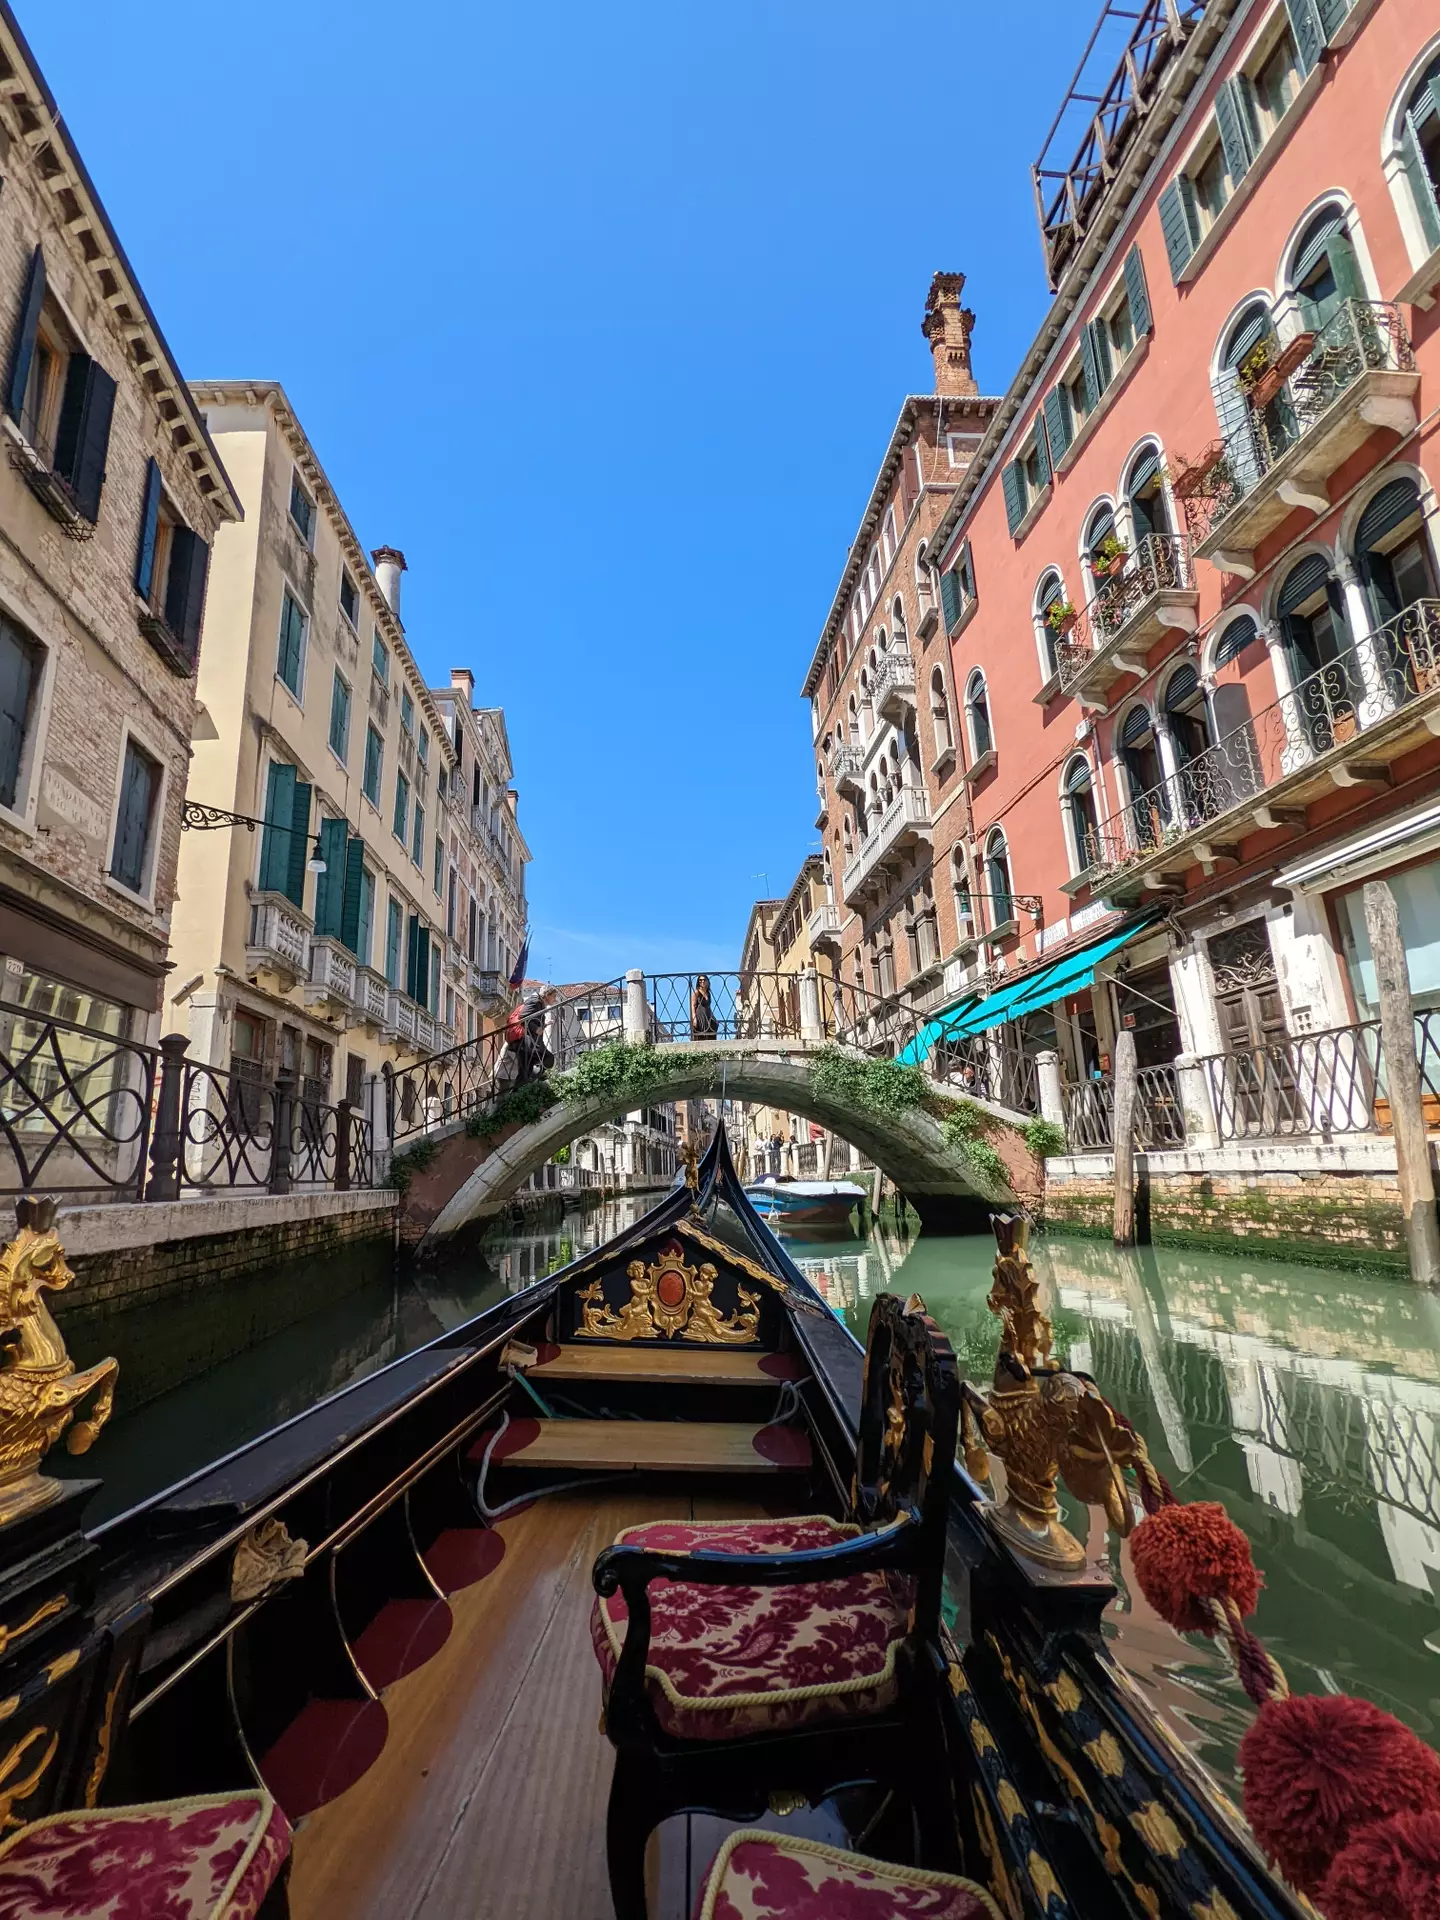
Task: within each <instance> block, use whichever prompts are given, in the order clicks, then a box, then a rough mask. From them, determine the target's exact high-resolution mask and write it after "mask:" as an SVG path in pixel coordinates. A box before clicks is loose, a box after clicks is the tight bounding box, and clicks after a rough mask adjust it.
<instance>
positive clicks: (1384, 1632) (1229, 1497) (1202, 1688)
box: [791, 1219, 1440, 1782]
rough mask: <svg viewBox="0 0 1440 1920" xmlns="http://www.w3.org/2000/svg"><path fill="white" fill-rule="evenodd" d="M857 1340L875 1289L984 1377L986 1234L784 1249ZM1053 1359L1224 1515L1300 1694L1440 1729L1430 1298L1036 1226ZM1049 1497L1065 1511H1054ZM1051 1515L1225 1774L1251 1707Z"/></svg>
mask: <svg viewBox="0 0 1440 1920" xmlns="http://www.w3.org/2000/svg"><path fill="white" fill-rule="evenodd" d="M791 1252H792V1253H793V1254H794V1255H795V1257H796V1258H797V1259H798V1261H799V1264H800V1265H801V1266H802V1267H803V1268H804V1269H805V1270H806V1272H807V1273H809V1275H810V1277H811V1278H812V1279H813V1280H814V1281H815V1283H816V1285H817V1286H819V1288H820V1289H821V1291H822V1292H823V1293H825V1295H826V1297H827V1298H828V1299H829V1301H830V1303H831V1305H832V1306H833V1307H834V1308H835V1309H836V1310H837V1311H838V1312H840V1313H841V1314H842V1315H843V1317H844V1318H845V1319H846V1321H847V1322H848V1323H849V1324H850V1325H851V1326H852V1327H853V1328H854V1330H855V1331H856V1333H857V1334H859V1335H861V1337H863V1334H864V1329H865V1323H866V1321H867V1320H868V1317H869V1307H868V1302H869V1301H870V1300H871V1299H872V1298H873V1297H874V1295H875V1294H876V1293H879V1292H883V1291H885V1290H886V1289H887V1288H888V1289H890V1290H893V1291H897V1292H903V1293H909V1292H919V1293H921V1294H923V1295H924V1297H925V1300H926V1303H927V1305H928V1306H929V1308H930V1310H931V1312H932V1313H933V1314H934V1315H935V1317H936V1319H937V1320H939V1321H940V1322H941V1324H942V1325H943V1326H944V1327H945V1328H946V1330H947V1332H948V1333H949V1334H950V1335H951V1338H952V1339H953V1340H954V1342H955V1347H956V1351H957V1353H958V1355H959V1357H960V1360H961V1364H962V1366H963V1367H964V1368H965V1370H966V1371H967V1372H968V1373H969V1374H970V1375H971V1377H972V1378H974V1379H975V1380H977V1381H979V1382H985V1381H987V1380H988V1378H989V1374H990V1371H991V1368H992V1366H993V1364H994V1356H995V1341H996V1331H995V1322H994V1320H993V1318H992V1317H991V1315H990V1314H989V1313H988V1312H987V1311H986V1308H985V1295H986V1293H987V1292H988V1291H989V1285H990V1266H991V1261H992V1259H993V1252H994V1250H993V1246H992V1244H991V1242H990V1241H989V1240H988V1239H986V1238H983V1237H980V1236H973V1237H971V1236H967V1237H963V1238H946V1237H943V1236H929V1235H927V1236H925V1237H924V1238H923V1239H916V1238H912V1237H909V1236H908V1235H907V1234H906V1233H905V1232H904V1231H903V1230H897V1228H896V1226H895V1224H894V1222H893V1221H892V1220H889V1219H886V1220H882V1221H880V1222H877V1225H876V1228H875V1230H874V1231H873V1233H872V1235H871V1237H870V1238H869V1240H868V1241H852V1242H848V1243H846V1244H845V1245H843V1246H827V1247H819V1246H814V1247H804V1246H798V1247H792V1248H791ZM1033 1254H1034V1260H1035V1266H1036V1270H1037V1272H1038V1273H1039V1275H1040V1277H1041V1280H1042V1283H1043V1285H1044V1287H1045V1291H1046V1296H1047V1305H1048V1307H1049V1310H1050V1311H1051V1312H1052V1314H1053V1316H1054V1319H1055V1323H1056V1336H1057V1337H1056V1345H1057V1348H1058V1349H1059V1351H1060V1353H1061V1355H1062V1356H1063V1357H1065V1358H1066V1359H1067V1360H1068V1362H1069V1364H1070V1365H1072V1366H1074V1367H1077V1368H1079V1369H1081V1370H1082V1371H1085V1372H1088V1373H1092V1374H1093V1375H1094V1376H1095V1378H1096V1380H1097V1381H1098V1382H1099V1385H1100V1387H1101V1389H1102V1391H1103V1392H1104V1393H1105V1394H1106V1395H1107V1396H1108V1397H1109V1398H1110V1399H1111V1400H1113V1401H1114V1403H1115V1405H1116V1406H1117V1407H1118V1408H1119V1409H1120V1410H1121V1412H1122V1413H1124V1414H1126V1415H1127V1416H1128V1417H1129V1418H1130V1419H1131V1420H1133V1421H1134V1422H1135V1424H1136V1425H1137V1426H1138V1427H1139V1428H1140V1429H1141V1431H1142V1432H1143V1433H1144V1434H1145V1436H1146V1438H1147V1440H1148V1441H1149V1443H1150V1449H1151V1452H1152V1454H1153V1455H1154V1458H1155V1461H1156V1464H1157V1465H1158V1466H1159V1467H1160V1470H1161V1471H1162V1472H1163V1473H1164V1474H1165V1476H1166V1477H1167V1479H1169V1480H1170V1482H1171V1484H1172V1485H1173V1486H1174V1488H1175V1491H1176V1493H1177V1494H1178V1495H1179V1497H1180V1498H1181V1499H1182V1500H1206V1499H1209V1500H1220V1501H1223V1502H1224V1504H1225V1506H1226V1507H1227V1508H1228V1509H1229V1511H1230V1513H1231V1514H1232V1515H1233V1517H1234V1518H1235V1520H1236V1521H1237V1522H1238V1523H1239V1525H1240V1526H1242V1527H1243V1528H1244V1529H1245V1531H1246V1532H1247V1533H1248V1534H1249V1536H1250V1539H1251V1542H1252V1543H1253V1546H1254V1549H1255V1558H1256V1562H1257V1564H1258V1565H1259V1566H1260V1567H1261V1568H1262V1569H1263V1570H1264V1573H1265V1587H1264V1591H1263V1592H1262V1594H1261V1597H1260V1604H1259V1608H1258V1610H1257V1613H1256V1618H1255V1626H1256V1628H1257V1631H1258V1632H1259V1633H1260V1634H1261V1636H1262V1637H1263V1638H1264V1639H1265V1641H1266V1643H1267V1644H1268V1645H1269V1646H1270V1648H1271V1650H1272V1651H1273V1652H1274V1653H1275V1654H1276V1655H1277V1657H1278V1658H1279V1660H1280V1661H1281V1664H1282V1665H1283V1666H1284V1667H1285V1669H1286V1672H1287V1674H1288V1676H1289V1679H1290V1682H1291V1685H1292V1687H1294V1688H1295V1689H1296V1690H1297V1691H1312V1692H1319V1691H1325V1690H1332V1691H1333V1690H1338V1691H1341V1692H1346V1693H1349V1692H1354V1693H1359V1694H1363V1695H1365V1696H1366V1697H1367V1698H1369V1699H1372V1700H1375V1701H1377V1702H1378V1703H1379V1704H1380V1705H1382V1706H1384V1707H1386V1708H1388V1709H1389V1711H1391V1712H1392V1713H1395V1714H1398V1715H1399V1716H1400V1718H1401V1719H1403V1720H1406V1721H1408V1722H1409V1723H1410V1724H1411V1725H1412V1726H1414V1727H1415V1728H1416V1729H1417V1730H1418V1731H1419V1732H1420V1733H1421V1734H1422V1735H1424V1737H1425V1738H1426V1739H1427V1740H1431V1741H1433V1740H1434V1739H1435V1738H1436V1735H1437V1732H1440V1660H1437V1655H1440V1613H1437V1607H1436V1591H1437V1590H1436V1585H1435V1580H1436V1575H1437V1573H1440V1303H1437V1302H1436V1301H1435V1300H1434V1299H1433V1298H1432V1297H1431V1296H1430V1295H1428V1294H1424V1293H1421V1292H1419V1291H1418V1290H1416V1289H1414V1288H1411V1287H1409V1286H1407V1285H1405V1284H1404V1283H1402V1282H1399V1281H1394V1282H1391V1281H1385V1280H1377V1279H1370V1278H1366V1279H1358V1278H1356V1277H1354V1276H1351V1275H1347V1274H1342V1273H1337V1272H1334V1271H1331V1270H1329V1269H1318V1268H1311V1267H1301V1266H1290V1265H1287V1264H1283V1263H1280V1262H1274V1261H1263V1262H1257V1263H1255V1264H1254V1265H1253V1266H1252V1265H1250V1264H1249V1263H1247V1262H1246V1261H1245V1260H1244V1259H1243V1258H1237V1257H1234V1256H1224V1255H1217V1254H1208V1253H1206V1254H1192V1253H1186V1252H1182V1251H1178V1250H1175V1249H1152V1248H1143V1249H1140V1250H1139V1251H1138V1252H1133V1253H1121V1252H1119V1251H1117V1250H1116V1249H1115V1248H1113V1247H1110V1246H1108V1245H1106V1244H1104V1243H1102V1242H1099V1241H1092V1240H1082V1239H1067V1238H1065V1237H1064V1236H1062V1235H1047V1236H1045V1237H1043V1238H1041V1239H1039V1240H1037V1242H1036V1243H1035V1246H1034V1248H1033ZM1062 1497H1063V1496H1062ZM1067 1521H1068V1523H1069V1525H1070V1526H1071V1527H1072V1529H1073V1530H1074V1531H1075V1532H1076V1533H1077V1534H1078V1535H1079V1536H1080V1537H1081V1538H1082V1539H1087V1540H1088V1544H1089V1547H1090V1549H1091V1552H1092V1554H1093V1555H1094V1556H1095V1557H1096V1558H1098V1559H1103V1560H1104V1561H1105V1563H1106V1564H1107V1565H1108V1566H1109V1568H1110V1570H1111V1572H1112V1574H1113V1576H1114V1578H1115V1580H1116V1582H1117V1584H1118V1586H1119V1587H1120V1599H1119V1601H1118V1602H1117V1604H1116V1606H1115V1607H1114V1608H1113V1609H1112V1611H1111V1621H1110V1627H1111V1631H1112V1633H1113V1636H1114V1640H1115V1643H1116V1651H1117V1653H1118V1654H1119V1656H1120V1658H1121V1660H1122V1661H1123V1662H1124V1664H1125V1665H1126V1667H1127V1668H1128V1669H1129V1670H1130V1672H1131V1673H1132V1674H1133V1675H1134V1676H1135V1678H1136V1679H1137V1680H1138V1681H1139V1682H1140V1683H1141V1685H1142V1686H1144V1687H1145V1689H1146V1690H1147V1692H1149V1694H1150V1696H1151V1698H1152V1700H1153V1701H1154V1702H1155V1704H1156V1705H1157V1706H1159V1707H1160V1708H1162V1710H1163V1711H1164V1712H1165V1713H1166V1715H1167V1717H1168V1718H1169V1719H1170V1721H1171V1723H1172V1725H1174V1726H1175V1727H1176V1729H1177V1731H1178V1732H1180V1734H1181V1735H1182V1737H1183V1738H1184V1739H1185V1740H1186V1742H1187V1744H1189V1745H1190V1746H1191V1747H1192V1748H1194V1749H1195V1750H1196V1751H1198V1752H1199V1753H1200V1754H1201V1755H1202V1757H1203V1758H1204V1759H1205V1760H1206V1761H1207V1762H1208V1763H1209V1765H1210V1766H1211V1767H1212V1768H1213V1769H1214V1771H1215V1772H1216V1773H1217V1774H1219V1775H1220V1776H1221V1777H1222V1778H1225V1779H1227V1780H1230V1781H1232V1782H1233V1777H1234V1749H1235V1744H1236V1742H1237V1741H1238V1738H1239V1736H1240V1734H1241V1733H1242V1732H1243V1731H1244V1729H1245V1727H1246V1726H1247V1725H1248V1724H1249V1721H1250V1718H1251V1710H1250V1707H1249V1703H1248V1702H1247V1701H1246V1700H1245V1697H1244V1695H1243V1694H1242V1692H1241V1690H1240V1687H1239V1685H1238V1683H1237V1682H1236V1681H1235V1679H1234V1677H1233V1675H1232V1674H1231V1673H1230V1671H1229V1668H1228V1665H1227V1663H1226V1661H1225V1659H1224V1657H1223V1656H1222V1655H1221V1654H1220V1653H1219V1652H1218V1651H1217V1650H1216V1649H1215V1648H1214V1647H1213V1646H1212V1645H1211V1644H1210V1643H1209V1642H1207V1641H1204V1640H1202V1639H1200V1638H1198V1637H1193V1638H1186V1639H1182V1638H1181V1637H1180V1636H1179V1635H1177V1634H1175V1633H1173V1632H1172V1631H1171V1630H1170V1629H1169V1628H1168V1627H1167V1626H1166V1625H1165V1624H1164V1623H1163V1621H1161V1620H1159V1619H1158V1618H1157V1617H1156V1616H1155V1615H1154V1614H1152V1613H1151V1611H1150V1609H1149V1608H1148V1607H1147V1606H1146V1605H1145V1602H1144V1599H1143V1597H1142V1596H1141V1595H1140V1593H1139V1591H1138V1589H1137V1588H1135V1587H1134V1586H1133V1583H1132V1582H1131V1581H1130V1579H1129V1552H1128V1548H1125V1547H1123V1546H1120V1545H1118V1543H1116V1542H1114V1541H1109V1540H1107V1539H1106V1538H1105V1535H1104V1522H1103V1516H1101V1515H1100V1514H1099V1513H1098V1512H1096V1511H1092V1512H1091V1513H1090V1514H1089V1516H1088V1532H1087V1516H1086V1515H1085V1514H1084V1513H1083V1512H1077V1511H1076V1510H1075V1509H1074V1507H1073V1504H1071V1505H1070V1510H1069V1512H1068V1513H1067Z"/></svg>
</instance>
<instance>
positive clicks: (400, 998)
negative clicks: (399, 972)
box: [385, 987, 420, 1047]
mask: <svg viewBox="0 0 1440 1920" xmlns="http://www.w3.org/2000/svg"><path fill="white" fill-rule="evenodd" d="M385 998H386V1009H385V1023H386V1025H387V1026H388V1027H389V1029H390V1031H391V1032H392V1033H393V1034H394V1035H395V1038H396V1040H397V1041H400V1042H407V1043H408V1044H409V1045H410V1046H412V1047H413V1046H414V1044H415V1023H416V1021H417V1019H418V1018H419V1014H420V1009H419V1008H418V1007H417V1006H416V1005H415V1002H414V1001H413V1000H412V999H411V998H410V996H409V994H408V993H401V991H400V989H399V988H398V987H389V988H387V989H386V996H385Z"/></svg>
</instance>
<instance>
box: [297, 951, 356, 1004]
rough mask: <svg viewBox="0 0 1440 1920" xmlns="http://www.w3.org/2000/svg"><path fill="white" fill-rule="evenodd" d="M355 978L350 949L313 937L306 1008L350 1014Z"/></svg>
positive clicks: (352, 956)
mask: <svg viewBox="0 0 1440 1920" xmlns="http://www.w3.org/2000/svg"><path fill="white" fill-rule="evenodd" d="M355 974H356V966H355V956H354V954H353V953H351V952H350V950H349V948H348V947H345V946H342V945H341V943H340V942H339V941H338V940H335V939H332V938H331V937H330V936H329V935H328V934H317V935H312V936H311V940H310V976H309V982H308V984H307V985H306V988H305V1004H306V1006H307V1007H329V1008H334V1009H335V1010H336V1011H338V1012H341V1013H348V1012H349V1011H350V1009H351V1008H352V1007H353V1006H354V1004H355Z"/></svg>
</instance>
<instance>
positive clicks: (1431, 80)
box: [1385, 51, 1440, 266]
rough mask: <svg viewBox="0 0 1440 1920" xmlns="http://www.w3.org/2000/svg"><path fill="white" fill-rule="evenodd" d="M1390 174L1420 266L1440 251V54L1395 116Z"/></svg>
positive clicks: (1403, 224) (1415, 82)
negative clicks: (1437, 249) (1435, 252)
mask: <svg viewBox="0 0 1440 1920" xmlns="http://www.w3.org/2000/svg"><path fill="white" fill-rule="evenodd" d="M1387 145H1388V148H1389V151H1388V152H1387V154H1386V160H1385V172H1386V175H1387V177H1388V178H1389V180H1390V186H1391V191H1392V192H1393V193H1394V195H1395V198H1396V202H1397V205H1398V209H1399V212H1400V225H1401V227H1402V228H1403V229H1404V230H1405V237H1406V242H1407V245H1408V246H1409V250H1410V258H1411V262H1412V264H1413V265H1415V266H1419V265H1420V263H1421V262H1422V261H1423V260H1425V259H1427V258H1428V257H1429V255H1430V254H1432V253H1433V252H1434V251H1435V249H1436V248H1437V247H1440V51H1436V52H1435V53H1434V54H1433V56H1432V58H1431V59H1430V61H1429V63H1428V65H1427V66H1426V67H1425V69H1424V71H1423V72H1422V73H1421V75H1420V77H1419V78H1418V79H1417V80H1413V81H1412V82H1411V84H1410V85H1409V86H1408V87H1407V88H1406V89H1405V93H1404V98H1403V99H1402V101H1401V103H1400V106H1399V110H1398V111H1397V112H1396V113H1395V114H1394V115H1393V116H1392V120H1391V133H1390V139H1389V141H1388V142H1387Z"/></svg>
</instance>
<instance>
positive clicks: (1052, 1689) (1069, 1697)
mask: <svg viewBox="0 0 1440 1920" xmlns="http://www.w3.org/2000/svg"><path fill="white" fill-rule="evenodd" d="M1045 1691H1046V1692H1047V1693H1048V1694H1049V1696H1050V1698H1051V1699H1052V1700H1053V1701H1054V1702H1055V1704H1056V1706H1057V1707H1059V1709H1060V1711H1061V1712H1062V1713H1074V1712H1075V1710H1076V1708H1077V1707H1079V1706H1081V1705H1082V1704H1083V1703H1084V1699H1085V1696H1084V1694H1083V1693H1081V1691H1080V1682H1079V1681H1078V1680H1077V1679H1076V1678H1075V1676H1074V1674H1073V1673H1061V1674H1059V1675H1058V1676H1057V1677H1056V1678H1055V1679H1054V1680H1052V1681H1051V1682H1050V1684H1049V1686H1048V1687H1046V1689H1045Z"/></svg>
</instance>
